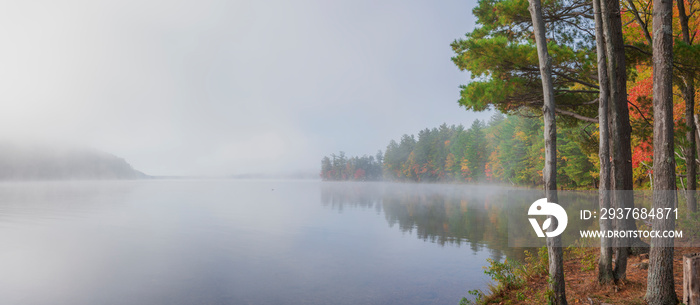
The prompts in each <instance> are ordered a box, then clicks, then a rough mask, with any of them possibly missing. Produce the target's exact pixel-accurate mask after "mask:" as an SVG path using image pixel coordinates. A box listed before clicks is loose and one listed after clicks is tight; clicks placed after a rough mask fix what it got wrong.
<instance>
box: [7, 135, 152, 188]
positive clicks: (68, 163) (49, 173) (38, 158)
mask: <svg viewBox="0 0 700 305" xmlns="http://www.w3.org/2000/svg"><path fill="white" fill-rule="evenodd" d="M148 177H149V176H148V175H146V174H144V173H142V172H140V171H137V170H135V169H134V168H133V167H131V165H129V163H127V162H126V161H125V160H124V159H122V158H119V157H117V156H114V155H112V154H109V153H105V152H101V151H97V150H92V149H83V148H66V147H55V146H49V145H17V144H8V143H0V180H62V179H66V180H82V179H141V178H148Z"/></svg>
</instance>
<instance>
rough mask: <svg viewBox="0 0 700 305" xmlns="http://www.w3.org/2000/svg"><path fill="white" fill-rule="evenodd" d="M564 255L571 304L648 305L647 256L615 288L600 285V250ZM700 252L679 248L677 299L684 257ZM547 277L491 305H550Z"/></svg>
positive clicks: (633, 264) (631, 264) (635, 259)
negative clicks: (598, 278)
mask: <svg viewBox="0 0 700 305" xmlns="http://www.w3.org/2000/svg"><path fill="white" fill-rule="evenodd" d="M567 251H569V253H567V254H565V261H564V276H565V278H566V296H567V300H568V303H569V304H601V303H602V304H605V303H608V304H629V305H631V304H646V302H645V301H644V294H645V293H646V286H647V272H648V261H649V260H648V255H644V254H642V255H640V256H631V257H630V258H629V261H628V264H627V280H626V281H621V282H619V283H617V284H613V285H599V284H598V282H597V276H598V270H597V269H598V268H597V267H598V255H599V251H600V250H599V248H585V249H581V250H580V251H576V252H571V251H570V250H567ZM695 252H700V248H685V247H676V248H675V250H674V264H673V273H674V277H675V288H676V295H677V296H678V298H679V300H680V299H681V298H682V297H683V286H682V283H683V255H685V254H687V253H695ZM546 290H547V277H546V276H544V275H542V276H536V277H534V278H531V279H530V280H529V281H528V283H527V284H526V285H525V287H523V288H520V289H518V290H514V291H507V292H505V293H503V294H502V295H501V296H500V297H497V298H494V301H495V302H492V304H547V301H546Z"/></svg>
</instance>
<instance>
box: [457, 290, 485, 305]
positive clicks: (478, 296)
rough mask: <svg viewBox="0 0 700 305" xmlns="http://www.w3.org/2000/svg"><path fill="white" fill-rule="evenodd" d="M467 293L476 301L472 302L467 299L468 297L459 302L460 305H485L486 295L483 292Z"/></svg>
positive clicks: (473, 291)
mask: <svg viewBox="0 0 700 305" xmlns="http://www.w3.org/2000/svg"><path fill="white" fill-rule="evenodd" d="M467 293H469V295H473V296H474V301H471V300H469V299H467V298H466V297H464V298H462V299H461V300H460V301H459V305H475V304H483V303H484V294H483V293H482V292H481V291H479V290H469V291H468V292H467Z"/></svg>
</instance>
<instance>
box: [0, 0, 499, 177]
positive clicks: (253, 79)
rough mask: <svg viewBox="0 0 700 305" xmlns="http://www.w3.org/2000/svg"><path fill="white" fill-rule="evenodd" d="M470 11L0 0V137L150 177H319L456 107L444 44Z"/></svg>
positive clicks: (444, 118) (299, 1)
mask: <svg viewBox="0 0 700 305" xmlns="http://www.w3.org/2000/svg"><path fill="white" fill-rule="evenodd" d="M475 4H476V1H470V0H461V1H451V0H450V1H447V0H441V1H394V0H391V1H357V0H349V1H340V0H331V1H326V0H319V1H304V0H294V1H285V0H282V1H230V0H227V1H214V0H197V1H194V0H187V1H178V0H171V1H143V0H138V1H130V0H127V1H124V0H121V1H95V0H92V1H5V2H3V3H2V4H0V39H2V46H3V47H2V48H0V67H2V68H1V69H0V98H1V99H2V101H3V102H2V105H3V107H2V109H0V137H2V139H3V140H8V139H9V140H18V139H19V140H22V141H51V142H69V143H72V144H76V145H85V146H90V147H94V148H97V149H100V150H104V151H107V152H110V153H113V154H115V155H118V156H120V157H123V158H125V159H126V160H127V161H128V162H129V163H131V164H132V165H133V166H134V167H135V168H136V169H139V170H141V171H143V172H145V173H147V174H151V175H229V174H244V173H273V172H284V173H287V172H292V171H306V172H312V171H316V170H318V169H319V167H320V159H321V157H322V156H324V155H329V154H330V153H333V152H338V151H340V150H343V151H345V152H346V153H347V154H349V155H362V154H372V155H373V154H375V153H376V151H377V150H378V149H382V150H384V149H385V147H386V145H387V144H388V142H389V140H391V139H397V140H398V139H399V138H400V136H401V135H402V134H404V133H416V132H418V130H420V129H423V128H425V127H431V128H432V127H436V126H438V125H440V124H441V123H443V122H446V123H447V124H464V125H466V126H467V127H468V126H469V125H470V124H471V122H472V121H473V120H474V119H475V118H479V119H487V118H488V117H490V115H491V114H490V113H471V112H467V111H465V110H464V108H461V107H459V106H458V104H457V99H458V97H459V88H458V86H459V85H460V84H463V83H465V82H467V81H468V76H467V74H466V73H463V72H460V71H459V70H458V69H457V68H456V67H455V66H454V64H452V62H451V61H450V57H451V56H452V50H451V48H450V43H451V42H452V41H453V40H455V39H457V38H460V37H463V35H464V34H465V33H466V32H469V31H471V29H472V28H473V27H474V18H473V16H472V15H471V10H472V8H473V6H474V5H475Z"/></svg>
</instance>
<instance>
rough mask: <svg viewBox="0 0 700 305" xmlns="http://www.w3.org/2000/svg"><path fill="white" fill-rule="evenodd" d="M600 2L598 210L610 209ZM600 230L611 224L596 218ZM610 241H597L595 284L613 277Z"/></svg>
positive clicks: (595, 3) (597, 12)
mask: <svg viewBox="0 0 700 305" xmlns="http://www.w3.org/2000/svg"><path fill="white" fill-rule="evenodd" d="M600 1H601V0H593V14H594V15H595V31H596V53H597V56H598V80H599V81H598V83H599V87H600V94H599V95H598V133H599V135H600V140H599V146H598V156H599V157H600V185H599V186H598V192H599V204H600V208H601V209H603V208H606V209H607V208H610V207H611V205H610V200H611V198H610V183H611V181H610V145H609V129H608V127H609V126H608V111H609V109H608V108H609V107H608V97H609V93H608V91H609V89H608V88H609V87H608V86H609V82H610V81H609V80H608V71H607V63H606V56H605V39H604V38H603V23H602V22H603V21H602V18H601V15H600ZM598 222H599V223H600V230H603V231H605V230H611V229H612V221H611V220H610V219H608V218H600V219H598ZM612 252H613V251H612V240H611V239H610V238H608V237H601V238H600V258H599V259H598V282H599V283H601V284H605V283H609V282H611V281H612V280H613V279H614V277H613V266H612Z"/></svg>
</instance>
